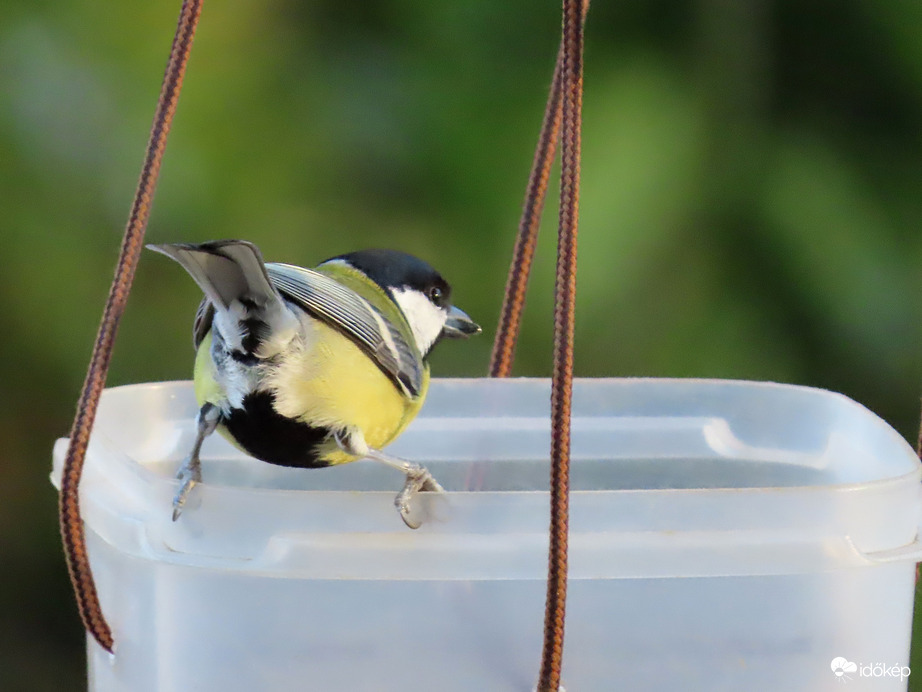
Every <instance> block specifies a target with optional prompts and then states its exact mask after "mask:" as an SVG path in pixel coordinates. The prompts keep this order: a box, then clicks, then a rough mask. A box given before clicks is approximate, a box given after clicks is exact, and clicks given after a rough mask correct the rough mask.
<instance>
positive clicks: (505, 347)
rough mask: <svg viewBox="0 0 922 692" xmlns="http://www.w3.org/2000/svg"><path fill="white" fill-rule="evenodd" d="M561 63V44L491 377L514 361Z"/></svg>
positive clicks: (553, 148) (553, 137) (556, 120)
mask: <svg viewBox="0 0 922 692" xmlns="http://www.w3.org/2000/svg"><path fill="white" fill-rule="evenodd" d="M562 63H563V43H561V46H560V50H559V51H557V64H556V65H554V78H553V80H552V81H551V91H550V93H549V94H548V97H547V106H546V107H545V109H544V120H543V121H542V122H541V133H540V134H539V135H538V146H537V147H536V149H535V158H534V161H533V162H532V165H531V173H529V175H528V187H527V188H526V190H525V202H524V204H523V205H522V217H521V219H519V232H518V235H517V236H516V239H515V247H514V248H513V250H512V262H511V263H510V265H509V276H508V277H507V279H506V291H505V293H504V294H503V306H502V308H501V310H500V314H499V325H498V326H497V327H496V338H495V339H494V340H493V352H492V353H491V354H490V371H489V372H490V377H509V375H511V374H512V361H513V360H514V359H515V345H516V341H517V340H518V337H519V328H520V327H521V324H522V311H523V310H524V309H525V290H526V288H527V287H528V277H529V275H530V274H531V263H532V259H533V258H534V256H535V246H536V245H537V242H538V227H539V226H540V225H541V213H542V212H543V211H544V198H545V195H546V193H547V184H548V180H549V178H550V177H551V164H553V163H554V155H555V154H556V153H557V138H558V135H559V133H560V118H561V110H560V109H561V105H560V71H561V66H562Z"/></svg>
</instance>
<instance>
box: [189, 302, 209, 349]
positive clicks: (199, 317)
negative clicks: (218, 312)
mask: <svg viewBox="0 0 922 692" xmlns="http://www.w3.org/2000/svg"><path fill="white" fill-rule="evenodd" d="M212 321H214V305H212V303H211V301H210V300H208V297H207V296H206V297H205V298H202V302H201V303H199V304H198V310H196V311H195V322H194V323H193V324H192V344H193V346H195V350H196V351H198V347H199V345H200V344H201V343H202V341H203V340H204V339H205V335H206V334H208V332H209V331H210V330H211V323H212Z"/></svg>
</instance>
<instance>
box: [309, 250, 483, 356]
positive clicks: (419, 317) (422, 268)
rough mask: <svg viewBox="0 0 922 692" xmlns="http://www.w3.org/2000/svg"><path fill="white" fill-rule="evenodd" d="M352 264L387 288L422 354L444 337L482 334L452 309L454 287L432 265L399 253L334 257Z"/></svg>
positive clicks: (360, 253)
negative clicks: (452, 289)
mask: <svg viewBox="0 0 922 692" xmlns="http://www.w3.org/2000/svg"><path fill="white" fill-rule="evenodd" d="M333 260H338V261H342V262H345V263H347V264H349V265H350V266H352V267H354V268H355V269H358V270H359V271H360V272H362V273H363V274H365V276H367V277H368V278H369V279H371V280H372V281H374V282H375V283H376V284H378V285H379V286H380V287H381V288H383V289H384V290H385V291H386V292H387V293H388V295H390V297H391V298H392V299H393V300H394V302H395V303H397V305H398V306H399V307H400V310H401V311H402V312H403V314H404V317H406V319H407V322H408V323H409V325H410V328H411V329H412V330H413V336H414V338H415V340H416V343H417V346H418V347H419V350H420V353H422V354H423V355H426V354H428V353H429V351H431V350H432V347H433V346H435V344H436V343H438V341H439V340H440V339H441V338H442V337H451V338H456V337H468V336H470V335H471V334H477V333H479V332H480V327H479V326H477V325H476V324H475V323H474V322H473V321H472V320H471V318H470V317H468V316H467V315H466V314H464V312H463V311H462V310H459V309H458V308H456V307H452V304H451V286H449V284H448V282H447V281H446V280H445V279H444V278H442V275H441V274H439V273H438V272H437V271H436V270H435V269H433V268H432V267H431V266H430V265H429V264H428V263H426V262H424V261H423V260H421V259H419V258H418V257H414V256H413V255H409V254H407V253H405V252H400V251H398V250H359V251H358V252H350V253H348V254H345V255H339V256H338V257H333V258H331V259H330V260H327V261H328V262H329V261H333Z"/></svg>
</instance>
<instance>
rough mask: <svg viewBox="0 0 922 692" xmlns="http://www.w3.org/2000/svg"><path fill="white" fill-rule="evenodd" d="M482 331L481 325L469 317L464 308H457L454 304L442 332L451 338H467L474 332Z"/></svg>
mask: <svg viewBox="0 0 922 692" xmlns="http://www.w3.org/2000/svg"><path fill="white" fill-rule="evenodd" d="M480 332H481V329H480V325H479V324H477V323H476V322H474V320H472V319H471V318H470V317H468V316H467V313H466V312H464V310H461V309H460V308H456V307H455V306H454V305H452V306H451V310H449V311H448V319H447V320H445V327H444V328H443V329H442V334H444V335H445V336H447V337H448V338H449V339H466V338H467V337H469V336H472V335H474V334H480Z"/></svg>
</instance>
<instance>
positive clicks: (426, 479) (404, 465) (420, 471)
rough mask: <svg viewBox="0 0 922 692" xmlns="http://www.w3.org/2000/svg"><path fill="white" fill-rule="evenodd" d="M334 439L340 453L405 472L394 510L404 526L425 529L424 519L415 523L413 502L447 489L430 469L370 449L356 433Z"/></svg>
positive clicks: (337, 435) (335, 436)
mask: <svg viewBox="0 0 922 692" xmlns="http://www.w3.org/2000/svg"><path fill="white" fill-rule="evenodd" d="M334 439H335V440H336V444H338V445H339V447H340V449H342V450H343V451H344V452H346V453H347V454H353V455H355V456H358V457H365V458H366V459H371V460H373V461H378V462H380V463H382V464H386V465H387V466H390V467H391V468H394V469H397V470H398V471H401V472H402V473H403V474H404V475H405V476H406V477H407V479H406V482H405V483H404V485H403V489H402V490H401V491H400V492H399V493H397V497H395V498H394V506H395V507H396V508H397V512H398V513H399V514H400V518H401V519H403V523H404V524H406V525H407V526H409V527H410V528H411V529H418V528H419V527H420V526H422V519H414V518H413V516H412V514H413V512H412V501H413V498H414V497H415V496H416V495H417V493H420V492H434V493H442V492H445V489H444V488H443V487H442V486H441V485H439V482H438V481H437V480H435V478H434V477H433V476H432V474H431V473H430V472H429V469H427V468H426V467H425V466H422V465H420V464H417V463H415V462H412V461H407V460H406V459H401V458H400V457H394V456H391V455H390V454H385V453H384V452H382V451H381V450H380V449H374V448H372V447H369V446H368V445H367V444H366V443H365V439H364V438H363V437H362V436H361V435H356V434H354V433H353V434H346V435H339V434H336V435H334Z"/></svg>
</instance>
